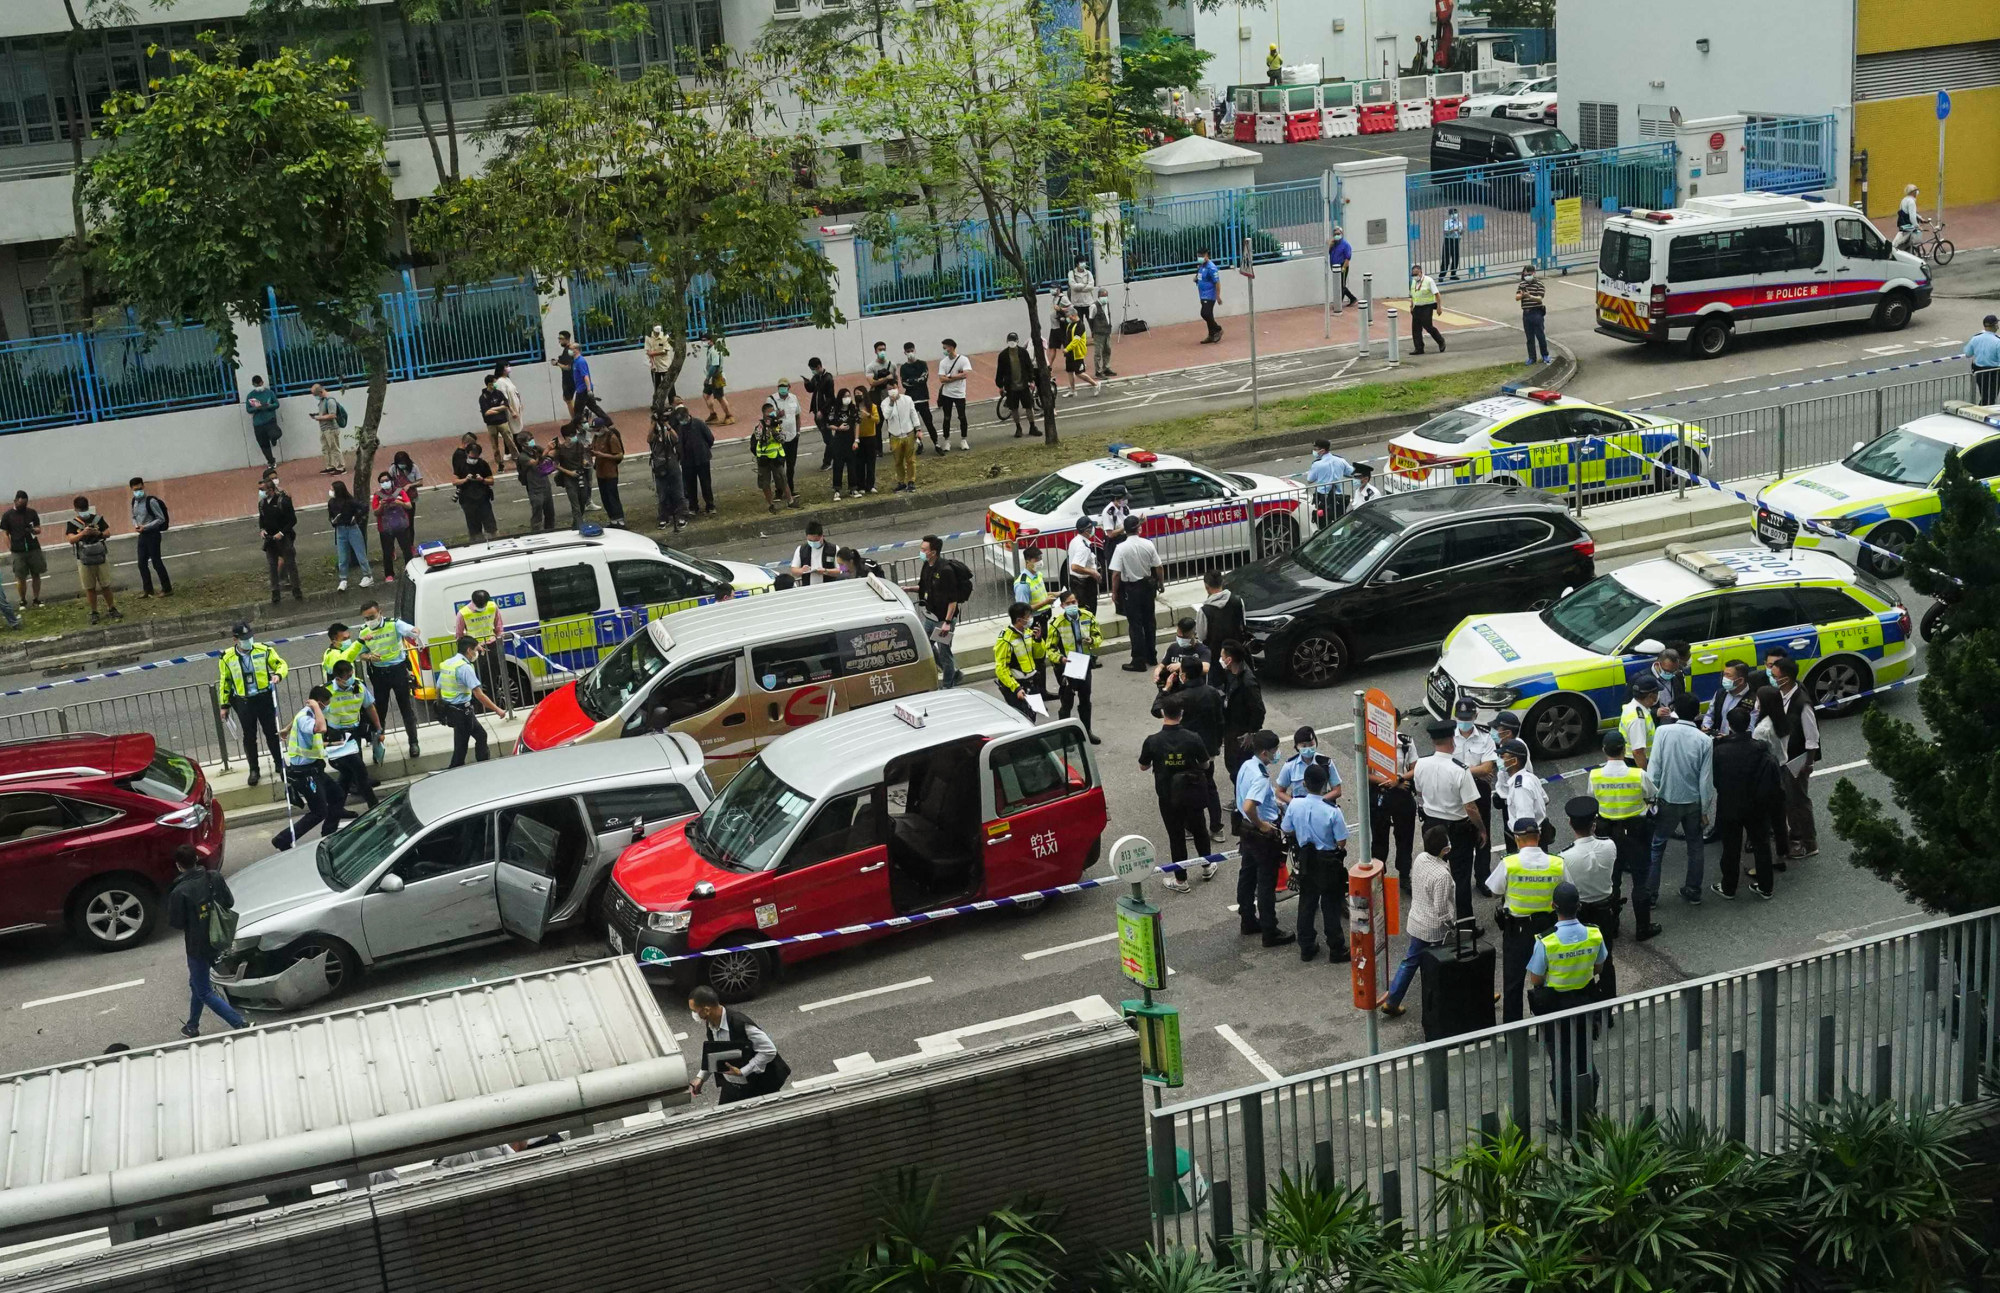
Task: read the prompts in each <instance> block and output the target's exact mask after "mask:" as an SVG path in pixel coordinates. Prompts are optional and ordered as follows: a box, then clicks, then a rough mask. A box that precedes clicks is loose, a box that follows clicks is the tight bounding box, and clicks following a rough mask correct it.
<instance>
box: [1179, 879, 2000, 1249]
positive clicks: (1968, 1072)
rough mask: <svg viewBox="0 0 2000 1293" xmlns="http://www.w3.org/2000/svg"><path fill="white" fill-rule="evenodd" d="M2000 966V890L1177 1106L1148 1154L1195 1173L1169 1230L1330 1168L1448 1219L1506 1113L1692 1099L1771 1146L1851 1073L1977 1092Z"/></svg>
mask: <svg viewBox="0 0 2000 1293" xmlns="http://www.w3.org/2000/svg"><path fill="white" fill-rule="evenodd" d="M1996 982H2000V908H1996V909H1993V910H1989V911H1984V912H1979V913H1976V914H1974V915H1969V916H1955V917H1951V918H1948V919H1943V920H1934V921H1930V922H1928V923H1926V924H1923V925H1920V926H1917V927H1915V928H1913V929H1908V930H1904V931H1902V932H1899V933H1894V934H1886V935H1882V936H1880V937H1877V938H1871V939H1866V940H1863V941H1860V942H1856V943H1851V944H1848V945H1847V946H1844V947H1839V948H1834V949H1831V950H1829V951H1825V952H1819V953H1815V954H1813V955H1811V956H1804V957H1797V958H1793V959H1790V960H1780V961H1769V962H1766V963H1764V964H1761V965H1754V966H1750V967H1748V968H1745V969H1740V970H1732V971H1730V972H1728V973H1726V974H1716V975H1710V976H1708V977H1706V978H1701V979H1694V980H1690V981H1688V982H1685V983H1679V984H1675V985H1673V986H1672V987H1668V988H1662V989H1659V990H1657V991H1652V992H1641V993H1633V994H1631V995H1628V996H1624V997H1620V998H1617V999H1616V1000H1612V1001H1607V1002H1603V1003H1601V1004H1595V1005H1586V1006H1583V1007H1580V1008H1578V1009H1574V1010H1569V1011H1565V1012H1563V1013H1561V1014H1558V1015H1552V1016H1549V1017H1547V1018H1544V1019H1538V1020H1524V1021H1522V1022H1520V1023H1515V1024H1506V1025H1502V1026H1501V1027H1498V1028H1489V1029H1486V1030H1484V1031H1482V1032H1476V1033H1470V1034H1467V1035H1465V1036H1461V1037H1454V1038H1450V1039H1448V1040H1443V1041H1437V1042H1431V1043H1427V1044H1424V1045H1419V1046H1411V1047H1407V1048H1405V1049H1403V1050H1398V1051H1392V1052H1390V1053H1388V1054H1385V1055H1379V1056H1372V1057H1370V1058H1367V1059H1360V1060H1353V1061H1350V1062H1347V1063H1344V1064H1336V1065H1333V1066H1331V1067H1328V1068H1324V1069H1319V1070H1315V1071H1314V1072H1311V1073H1305V1074H1300V1075H1299V1076H1296V1077H1290V1078H1283V1079H1280V1080H1278V1081H1274V1082H1265V1083H1261V1084H1259V1085H1257V1086H1250V1087H1243V1088H1240V1089H1238V1090H1235V1091H1230V1092H1226V1093H1224V1094H1221V1095H1217V1096H1213V1097H1211V1098H1208V1099H1204V1100H1194V1101H1188V1102H1185V1103H1182V1104H1175V1105H1169V1106H1167V1107H1165V1108H1162V1109H1158V1110H1156V1111H1154V1112H1153V1113H1152V1114H1151V1115H1150V1122H1151V1138H1152V1153H1151V1162H1153V1163H1155V1164H1166V1163H1176V1164H1177V1163H1178V1162H1179V1159H1178V1158H1177V1154H1178V1153H1179V1152H1180V1151H1183V1150H1184V1151H1186V1153H1187V1154H1188V1157H1189V1159H1190V1160H1191V1161H1190V1163H1189V1166H1190V1168H1191V1169H1192V1174H1190V1173H1189V1172H1186V1171H1181V1172H1177V1173H1176V1175H1175V1176H1171V1177H1170V1176H1166V1175H1157V1176H1156V1177H1155V1180H1154V1199H1155V1212H1154V1225H1155V1228H1156V1237H1157V1239H1158V1240H1159V1242H1161V1243H1162V1244H1165V1243H1175V1244H1180V1245H1185V1246H1190V1247H1197V1248H1202V1249H1207V1248H1208V1247H1209V1246H1210V1245H1211V1244H1212V1243H1213V1242H1214V1241H1216V1240H1222V1239H1227V1238H1229V1237H1230V1236H1233V1235H1240V1234H1244V1233H1247V1232H1248V1231H1249V1229H1250V1228H1251V1226H1252V1225H1253V1224H1254V1223H1255V1221H1256V1220H1257V1219H1258V1218H1259V1217H1261V1216H1262V1215H1263V1212H1264V1209H1265V1206H1266V1201H1267V1199H1268V1197H1269V1194H1270V1191H1271V1190H1272V1189H1273V1188H1274V1187H1275V1186H1276V1185H1277V1184H1278V1182H1279V1181H1280V1179H1281V1178H1282V1177H1284V1176H1286V1175H1289V1176H1291V1177H1293V1178H1295V1179H1296V1178H1301V1177H1303V1176H1305V1175H1306V1174H1308V1173H1315V1172H1316V1173H1318V1174H1320V1175H1321V1177H1322V1178H1323V1179H1326V1180H1340V1181H1345V1182H1347V1183H1348V1184H1350V1185H1354V1186H1360V1187H1363V1188H1365V1189H1367V1191H1368V1192H1369V1194H1370V1196H1371V1197H1372V1198H1373V1199H1374V1200H1375V1202H1376V1205H1377V1206H1378V1207H1379V1208H1380V1209H1381V1210H1382V1213H1383V1215H1384V1216H1385V1217H1387V1218H1389V1219H1398V1218H1400V1219H1403V1220H1405V1221H1406V1222H1408V1223H1409V1224H1411V1225H1413V1226H1414V1227H1415V1228H1417V1229H1418V1230H1420V1231H1422V1232H1426V1233H1436V1232H1437V1230H1438V1229H1439V1228H1440V1224H1441V1221H1442V1220H1443V1219H1441V1218H1439V1217H1438V1216H1436V1215H1435V1214H1434V1213H1433V1211H1432V1207H1431V1204H1432V1200H1433V1198H1434V1194H1433V1186H1432V1180H1431V1177H1430V1176H1429V1172H1430V1171H1431V1170H1432V1169H1436V1168H1441V1167H1443V1166H1444V1165H1445V1164H1446V1163H1447V1162H1448V1161H1449V1160H1450V1159H1451V1158H1452V1157H1453V1156H1454V1155H1456V1154H1457V1153H1459V1152H1460V1151H1462V1150H1464V1149H1466V1148H1467V1147H1469V1146H1472V1145H1475V1144H1478V1143H1480V1142H1481V1141H1482V1140H1484V1139H1486V1138H1489V1137H1491V1136H1493V1135H1494V1134H1495V1133H1496V1132H1497V1131H1498V1130H1499V1129H1500V1128H1501V1126H1502V1125H1503V1123H1506V1122H1511V1123H1513V1124H1514V1125H1515V1126H1518V1127H1520V1128H1522V1129H1523V1130H1525V1131H1527V1133H1528V1134H1529V1135H1530V1136H1531V1137H1533V1138H1534V1139H1535V1140H1537V1141H1540V1142H1542V1143H1544V1144H1550V1145H1554V1144H1557V1143H1559V1142H1561V1141H1562V1140H1564V1139H1565V1138H1566V1136H1567V1133H1566V1132H1565V1131H1564V1127H1565V1126H1566V1125H1568V1126H1573V1125H1575V1124H1576V1123H1577V1122H1578V1121H1579V1120H1580V1118H1581V1117H1582V1116H1583V1115H1586V1114H1588V1113H1591V1112H1593V1111H1594V1112H1595V1113H1597V1114H1601V1115H1605V1116H1608V1117H1610V1118H1612V1119H1614V1120H1627V1121H1629V1120H1631V1119H1635V1118H1639V1117H1646V1116H1654V1117H1657V1116H1663V1115H1665V1114H1667V1113H1669V1112H1681V1113H1686V1114H1692V1115H1697V1116H1699V1117H1701V1118H1702V1119H1704V1120H1706V1121H1707V1122H1708V1123H1709V1125H1711V1126H1714V1127H1717V1128H1719V1129H1721V1130H1724V1131H1726V1132H1727V1133H1728V1134H1729V1135H1730V1136H1732V1137H1734V1138H1737V1139H1739V1140H1741V1141H1743V1142H1744V1143H1745V1144H1747V1145H1749V1146H1750V1147H1751V1148H1753V1149H1755V1150H1759V1151H1762V1152H1771V1151H1774V1150H1778V1149H1781V1148H1783V1147H1784V1146H1785V1145H1786V1144H1788V1143H1789V1139H1790V1131H1789V1129H1788V1127H1787V1126H1786V1124H1785V1122H1784V1120H1783V1119H1782V1117H1781V1113H1782V1111H1783V1110H1784V1109H1785V1108H1787V1107H1788V1106H1794V1105H1803V1104H1807V1103H1814V1102H1818V1103H1824V1102H1826V1101H1830V1100H1833V1099H1835V1098H1837V1097H1838V1096H1839V1095H1840V1094H1841V1093H1842V1092H1845V1091H1857V1092H1862V1093H1865V1094H1867V1095H1869V1096H1870V1097H1872V1098H1874V1099H1878V1100H1893V1101H1895V1102H1897V1103H1898V1104H1900V1105H1902V1106H1904V1107H1906V1108H1910V1109H1925V1108H1934V1107H1938V1106H1942V1105H1949V1104H1954V1103H1960V1102H1966V1101H1970V1100H1973V1099H1975V1098H1977V1097H1978V1096H1979V1095H1980V1081H1981V1076H1982V1074H1984V1073H1985V1072H1986V1071H1987V1070H1988V1069H1989V1068H1990V1067H1991V1065H1992V1064H1993V1062H1994V1027H1993V1025H1994V1023H1995V1020H1994V1017H1993V1012H1994V1009H1995V990H1996ZM1571 1074H1574V1075H1575V1076H1574V1077H1570V1078H1569V1080H1565V1078H1566V1076H1568V1075H1571ZM1586 1075H1594V1080H1592V1081H1586V1080H1584V1078H1585V1076H1586Z"/></svg>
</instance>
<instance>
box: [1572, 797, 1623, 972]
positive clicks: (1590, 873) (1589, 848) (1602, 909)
mask: <svg viewBox="0 0 2000 1293" xmlns="http://www.w3.org/2000/svg"><path fill="white" fill-rule="evenodd" d="M1563 815H1564V816H1565V817H1568V818H1569V829H1570V834H1571V835H1572V836H1573V837H1574V838H1573V840H1572V841H1571V843H1570V846H1569V847H1568V848H1566V849H1564V850H1563V851H1562V864H1563V879H1565V880H1567V881H1569V883H1571V884H1573V885H1575V886H1576V893H1577V898H1578V900H1579V901H1580V902H1581V903H1582V904H1583V906H1582V909H1581V916H1582V919H1583V920H1584V922H1585V923H1587V924H1591V925H1595V926H1597V927H1598V929H1600V930H1602V931H1603V932H1604V941H1605V942H1607V943H1609V942H1614V941H1616V940H1617V937H1618V906H1619V897H1618V846H1617V845H1616V844H1614V843H1612V842H1611V841H1610V840H1608V839H1605V838H1604V837H1603V836H1602V835H1601V834H1600V833H1599V826H1598V822H1599V818H1598V803H1597V800H1596V799H1595V798H1594V797H1593V796H1590V795H1578V796H1577V797H1576V798H1574V799H1572V800H1570V801H1569V802H1568V803H1566V804H1564V805H1563Z"/></svg>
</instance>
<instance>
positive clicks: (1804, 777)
mask: <svg viewBox="0 0 2000 1293" xmlns="http://www.w3.org/2000/svg"><path fill="white" fill-rule="evenodd" d="M1771 681H1772V682H1773V683H1776V684H1777V687H1778V698H1779V699H1780V700H1782V701H1783V702H1784V704H1785V710H1784V713H1785V719H1786V721H1787V724H1788V726H1789V729H1790V730H1789V731H1788V732H1787V733H1786V735H1785V764H1784V769H1783V770H1784V774H1785V775H1784V783H1785V839H1786V843H1787V844H1788V845H1789V846H1790V847H1788V848H1787V849H1786V851H1785V856H1786V857H1787V858H1789V859H1790V860H1792V861H1794V862H1796V861H1798V860H1799V859H1801V858H1808V857H1811V856H1812V855H1813V854H1815V853H1817V852H1819V824H1818V823H1817V822H1816V821H1814V820H1813V805H1812V799H1811V797H1810V796H1808V795H1807V793H1806V783H1807V782H1809V781H1811V780H1812V770H1813V764H1815V763H1818V762H1819V757H1820V755H1819V715H1818V714H1817V713H1815V712H1814V710H1813V703H1812V697H1811V696H1810V695H1808V694H1807V692H1806V689H1805V688H1804V687H1801V686H1800V685H1799V662H1798V661H1797V660H1794V659H1792V658H1791V657H1790V656H1784V657H1781V658H1780V659H1778V660H1776V661H1774V662H1773V663H1772V665H1771Z"/></svg>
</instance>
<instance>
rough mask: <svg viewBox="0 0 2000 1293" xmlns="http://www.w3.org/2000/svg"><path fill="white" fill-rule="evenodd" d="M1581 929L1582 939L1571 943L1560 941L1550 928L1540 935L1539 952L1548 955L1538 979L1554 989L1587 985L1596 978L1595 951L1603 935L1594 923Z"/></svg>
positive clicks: (1562, 989) (1602, 939) (1563, 990)
mask: <svg viewBox="0 0 2000 1293" xmlns="http://www.w3.org/2000/svg"><path fill="white" fill-rule="evenodd" d="M1583 931H1584V937H1583V939H1582V940H1581V941H1580V942H1575V943H1565V942H1563V941H1562V939H1560V938H1558V937H1557V936H1556V935H1555V933H1554V932H1553V931H1551V932H1550V933H1547V934H1544V935H1542V955H1543V956H1545V957H1547V958H1548V969H1547V972H1546V973H1544V974H1543V975H1542V982H1543V983H1545V984H1547V985H1548V986H1549V987H1551V988H1553V989H1555V990H1556V991H1557V992H1576V991H1578V990H1579V989H1582V988H1587V987H1589V986H1590V981H1591V979H1593V978H1595V977H1596V971H1597V953H1598V950H1599V949H1600V948H1602V947H1603V946H1604V935H1602V934H1600V933H1598V932H1597V926H1595V925H1585V926H1584V927H1583Z"/></svg>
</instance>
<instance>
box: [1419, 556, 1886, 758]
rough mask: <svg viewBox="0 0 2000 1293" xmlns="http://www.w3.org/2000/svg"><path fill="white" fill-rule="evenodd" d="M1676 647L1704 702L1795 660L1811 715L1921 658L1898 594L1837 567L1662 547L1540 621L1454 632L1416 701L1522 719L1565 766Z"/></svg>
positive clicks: (1570, 597)
mask: <svg viewBox="0 0 2000 1293" xmlns="http://www.w3.org/2000/svg"><path fill="white" fill-rule="evenodd" d="M1677 642H1685V643H1688V644H1689V645H1690V646H1691V648H1692V653H1691V658H1690V661H1689V666H1688V670H1689V675H1690V681H1691V685H1692V687H1693V690H1694V694H1695V695H1696V696H1697V697H1698V698H1700V699H1701V700H1704V701H1706V700H1708V699H1710V698H1712V697H1713V696H1714V695H1715V691H1716V687H1717V683H1718V681H1719V679H1720V676H1721V673H1722V667H1723V665H1725V664H1727V663H1728V662H1729V661H1731V660H1742V661H1745V662H1747V663H1751V664H1755V663H1757V662H1758V661H1760V660H1761V659H1762V658H1763V655H1764V653H1765V652H1767V651H1769V650H1770V649H1772V648H1773V647H1776V648H1778V649H1780V650H1783V651H1784V652H1786V653H1787V654H1789V655H1790V656H1791V657H1792V658H1793V659H1794V660H1797V661H1798V663H1799V669H1800V673H1801V676H1802V678H1803V680H1804V683H1805V687H1806V690H1807V692H1808V694H1809V695H1811V696H1812V698H1813V701H1814V703H1815V704H1821V703H1825V702H1828V701H1837V700H1839V699H1840V698H1842V697H1846V696H1854V695H1857V694H1859V693H1861V692H1864V691H1868V690H1869V689H1871V688H1874V687H1878V686H1882V685H1885V684H1887V683H1892V682H1895V681H1897V680H1898V679H1901V678H1902V677H1904V676H1905V675H1906V674H1908V672H1909V669H1910V663H1911V661H1912V660H1913V659H1914V658H1915V655H1916V649H1915V647H1914V646H1912V645H1911V642H1910V615H1909V612H1908V611H1906V610H1904V609H1903V607H1902V605H1901V604H1900V603H1898V602H1897V601H1896V597H1895V594H1894V593H1891V592H1889V591H1888V590H1887V589H1885V588H1883V587H1881V586H1880V585H1878V584H1876V583H1875V582H1873V581H1872V580H1870V579H1869V578H1868V577H1866V576H1864V575H1858V574H1856V573H1855V571H1854V570H1853V568H1852V567H1850V566H1848V565H1847V564H1846V563H1844V562H1842V561H1840V560H1838V559H1836V558H1834V557H1830V556H1828V555H1826V554H1825V553H1820V552H1792V553H1785V554H1780V553H1772V552H1766V551H1764V550H1763V549H1761V548H1743V549H1734V550H1728V551H1719V552H1702V551H1699V550H1695V549H1690V548H1684V547H1681V546H1680V545H1670V546H1669V547H1668V548H1667V555H1666V556H1665V557H1662V558H1658V559H1655V560H1652V561H1642V562H1639V563H1638V564H1636V565H1632V566H1627V567H1626V568H1624V569H1623V570H1618V571H1614V572H1613V573H1611V574H1608V575H1600V576H1598V577H1597V578H1596V579H1593V580H1591V581H1590V582H1589V583H1587V584H1585V585H1584V586H1583V587H1581V588H1578V589H1575V590H1574V591H1572V592H1569V593H1566V594H1565V595H1564V596H1563V597H1562V598H1561V599H1560V600H1558V601H1557V602H1556V603H1555V604H1554V605H1553V606H1550V607H1548V608H1547V609H1546V610H1541V611H1531V612H1527V613H1523V614H1518V615H1486V616H1473V617H1471V618H1469V619H1466V620H1464V621H1462V622H1461V623H1460V624H1459V626H1458V627H1457V628H1455V629H1453V630H1452V631H1451V635H1450V636H1449V637H1447V638H1446V639H1445V642H1444V648H1443V651H1442V652H1441V654H1440V656H1439V659H1438V664H1437V667H1436V668H1435V669H1433V670H1432V671H1431V675H1430V679H1429V681H1428V682H1427V683H1426V685H1425V689H1424V702H1425V706H1426V708H1428V709H1429V710H1430V712H1431V713H1432V714H1433V715H1436V716H1437V717H1439V718H1445V717H1449V716H1450V714H1451V708H1452V704H1453V703H1454V702H1455V701H1456V700H1457V699H1458V698H1459V697H1461V696H1469V697H1471V698H1472V699H1473V701H1474V702H1475V703H1477V704H1478V705H1479V707H1480V708H1481V709H1483V710H1491V711H1499V710H1503V709H1511V710H1518V711H1523V712H1524V715H1525V717H1524V719H1523V722H1522V728H1523V732H1524V735H1525V736H1526V737H1527V739H1528V741H1529V743H1530V744H1532V745H1533V746H1534V747H1535V749H1536V751H1537V752H1538V753H1540V754H1542V755H1545V756H1548V757H1551V758H1560V757H1563V756H1566V755H1571V754H1576V753H1579V752H1581V751H1583V750H1585V749H1586V748H1588V747H1589V746H1590V745H1591V744H1592V743H1594V742H1595V740H1596V733H1597V730H1598V729H1599V728H1608V727H1611V726H1613V725H1614V724H1615V723H1616V722H1617V717H1618V711H1619V709H1620V708H1621V707H1623V705H1624V703H1625V701H1626V699H1627V685H1628V684H1629V682H1630V681H1631V679H1633V678H1635V677H1637V676H1638V675H1639V674H1640V673H1641V672H1643V671H1644V670H1646V669H1647V668H1648V667H1650V666H1651V664H1652V663H1653V659H1654V657H1655V656H1657V655H1658V654H1659V652H1660V651H1661V650H1662V649H1663V648H1664V646H1665V645H1666V644H1668V643H1677Z"/></svg>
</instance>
